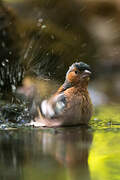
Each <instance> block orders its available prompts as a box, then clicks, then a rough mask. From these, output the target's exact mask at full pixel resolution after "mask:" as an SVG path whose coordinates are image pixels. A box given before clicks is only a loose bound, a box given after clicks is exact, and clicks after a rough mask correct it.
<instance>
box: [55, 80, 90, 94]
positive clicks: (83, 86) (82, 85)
mask: <svg viewBox="0 0 120 180" xmlns="http://www.w3.org/2000/svg"><path fill="white" fill-rule="evenodd" d="M72 87H75V88H76V89H78V90H79V91H86V90H87V87H88V83H77V84H72V83H71V82H69V81H67V80H65V82H64V83H63V85H62V86H61V87H60V88H59V89H58V91H57V92H59V93H60V92H63V91H65V90H67V89H69V88H72Z"/></svg>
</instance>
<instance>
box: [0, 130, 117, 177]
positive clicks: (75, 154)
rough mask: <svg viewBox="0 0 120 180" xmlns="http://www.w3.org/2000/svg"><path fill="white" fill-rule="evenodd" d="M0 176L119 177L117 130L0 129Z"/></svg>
mask: <svg viewBox="0 0 120 180" xmlns="http://www.w3.org/2000/svg"><path fill="white" fill-rule="evenodd" d="M0 134H1V137H0V172H1V173H0V179H1V180H2V179H4V180H6V179H20V180H23V179H24V180H27V179H30V180H32V179H36V180H38V179H39V180H42V179H49V180H52V179H58V180H59V179H63V180H67V179H72V180H73V179H74V180H75V179H76V180H77V179H82V180H109V179H111V180H113V179H114V180H115V179H119V178H120V173H119V169H120V160H119V156H120V131H119V130H116V131H113V130H108V131H99V130H96V131H94V132H93V131H92V130H91V129H90V128H85V127H76V128H75V127H74V128H65V129H64V128H61V129H24V130H23V129H19V130H18V129H14V130H10V131H1V132H0Z"/></svg>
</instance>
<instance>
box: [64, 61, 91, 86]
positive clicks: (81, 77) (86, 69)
mask: <svg viewBox="0 0 120 180" xmlns="http://www.w3.org/2000/svg"><path fill="white" fill-rule="evenodd" d="M90 75H91V68H90V66H89V65H87V64H85V63H83V62H76V63H74V64H72V65H71V66H70V68H69V70H68V72H67V74H66V81H67V82H69V83H71V84H72V85H82V86H85V85H87V84H88V81H89V79H90Z"/></svg>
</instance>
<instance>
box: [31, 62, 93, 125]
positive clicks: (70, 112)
mask: <svg viewBox="0 0 120 180" xmlns="http://www.w3.org/2000/svg"><path fill="white" fill-rule="evenodd" d="M90 75H91V69H90V66H89V65H87V64H85V63H83V62H79V63H78V62H76V63H74V64H72V65H71V66H70V67H69V70H68V72H67V73H66V78H65V82H64V83H63V85H62V86H61V87H60V88H59V89H58V90H57V92H56V93H55V94H53V95H52V96H51V97H50V98H49V99H48V100H43V101H42V102H39V99H38V96H37V100H34V104H36V105H35V106H34V107H35V108H36V110H37V115H36V117H35V119H34V121H33V122H31V124H33V125H35V126H47V127H57V126H72V125H79V124H86V125H87V124H88V121H89V120H90V118H91V116H92V102H91V99H90V96H89V93H88V90H87V88H88V82H89V79H90Z"/></svg>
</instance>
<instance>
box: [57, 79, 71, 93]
mask: <svg viewBox="0 0 120 180" xmlns="http://www.w3.org/2000/svg"><path fill="white" fill-rule="evenodd" d="M71 87H73V85H72V83H70V82H69V81H67V80H65V82H64V83H63V85H62V86H61V87H60V88H59V89H58V92H63V91H65V90H66V89H69V88H71Z"/></svg>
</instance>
